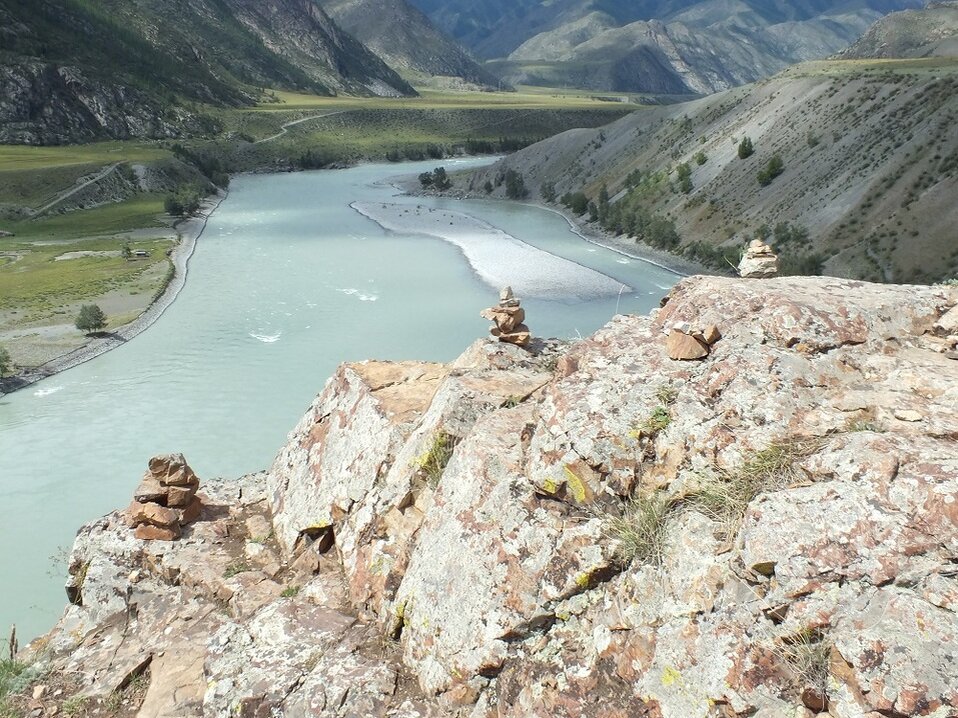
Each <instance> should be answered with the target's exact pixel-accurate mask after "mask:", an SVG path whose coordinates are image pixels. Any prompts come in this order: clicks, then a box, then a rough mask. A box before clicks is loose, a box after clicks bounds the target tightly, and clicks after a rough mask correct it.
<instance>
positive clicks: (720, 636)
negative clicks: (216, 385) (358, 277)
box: [27, 277, 958, 718]
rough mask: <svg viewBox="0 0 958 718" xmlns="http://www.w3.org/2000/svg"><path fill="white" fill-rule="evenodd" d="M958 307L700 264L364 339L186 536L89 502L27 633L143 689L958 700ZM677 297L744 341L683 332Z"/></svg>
mask: <svg viewBox="0 0 958 718" xmlns="http://www.w3.org/2000/svg"><path fill="white" fill-rule="evenodd" d="M956 305H958V289H955V288H953V287H919V286H907V287H906V286H888V285H871V284H865V283H861V282H851V281H846V280H841V279H834V278H776V279H770V280H760V281H759V280H751V281H749V280H740V279H724V278H715V277H693V278H689V279H686V280H684V281H682V282H681V283H679V285H677V287H676V288H675V289H674V290H673V291H672V293H671V294H670V295H669V297H668V298H667V301H666V302H665V304H664V306H663V308H662V309H660V310H658V311H657V312H655V313H653V315H651V316H647V317H635V316H620V317H616V318H615V319H613V320H612V321H611V322H610V323H609V324H608V325H606V326H605V327H604V328H602V329H601V330H599V331H598V332H597V333H596V334H595V335H593V336H592V337H590V338H588V339H586V340H583V341H580V342H578V343H575V344H572V345H562V344H559V343H543V342H537V343H534V344H533V346H531V347H530V349H531V351H526V350H525V349H521V348H519V347H515V346H511V345H507V344H501V343H498V342H495V341H491V340H490V341H487V340H481V341H479V342H477V343H476V344H475V345H473V346H472V347H470V348H469V349H468V350H467V351H466V352H465V353H464V354H463V355H462V356H461V357H460V358H459V359H458V360H456V361H455V362H453V363H451V364H449V365H438V364H426V363H419V362H401V363H395V362H363V363H359V364H348V365H344V366H342V367H341V368H340V369H339V370H338V371H337V373H336V374H335V376H333V377H332V378H331V379H330V380H329V382H328V383H327V385H326V387H325V389H324V391H323V392H322V394H321V395H320V396H319V397H318V398H317V399H316V401H315V402H314V404H313V405H312V407H311V408H310V409H309V411H308V412H307V413H306V415H305V416H304V417H303V419H302V420H301V421H300V423H299V424H298V425H297V426H296V427H295V429H294V430H293V432H292V433H291V434H290V436H289V439H288V443H287V445H286V446H285V447H283V448H282V449H281V451H280V453H279V455H278V456H277V458H276V461H275V462H274V464H273V466H272V468H271V469H270V470H269V471H268V472H266V473H264V474H258V475H253V476H248V477H244V478H242V479H240V480H236V481H211V482H206V483H205V484H204V491H205V493H206V494H207V495H208V497H209V499H210V502H209V504H208V505H207V506H206V507H205V509H204V515H203V516H202V517H201V518H200V520H199V521H198V522H197V523H195V524H192V525H191V526H189V527H186V528H185V529H184V532H183V538H182V539H180V540H179V541H178V542H175V543H172V544H168V543H163V542H144V541H140V540H138V539H136V538H135V537H134V536H133V534H132V531H131V530H130V529H129V528H128V527H127V526H126V525H125V524H124V523H123V521H122V520H121V517H120V514H119V513H117V514H111V515H110V516H107V517H105V518H103V519H100V520H99V521H96V522H94V523H92V524H89V525H88V526H85V527H84V528H83V529H81V531H80V534H79V536H78V538H77V542H76V545H75V546H74V550H73V555H72V560H71V569H70V571H71V577H70V583H69V593H70V596H71V597H72V599H73V604H72V605H70V606H69V608H68V609H67V610H66V611H65V613H64V615H63V618H62V619H61V621H60V623H59V624H58V625H57V627H56V628H55V629H54V630H53V631H52V632H51V633H50V634H49V635H48V636H47V637H45V638H44V639H42V640H41V641H39V642H35V643H34V644H33V645H31V646H30V647H29V648H28V651H27V653H28V654H29V655H30V656H32V657H34V658H36V659H38V660H40V661H42V662H43V663H44V665H46V666H48V667H49V669H50V671H51V673H49V674H48V676H49V675H58V674H60V675H66V674H69V675H73V676H82V679H79V680H77V681H76V682H75V683H74V687H75V690H76V691H78V692H80V693H82V694H83V695H88V696H91V700H99V701H106V700H107V698H108V697H109V696H110V695H111V693H113V692H115V691H118V690H119V691H123V690H124V686H128V685H130V682H131V680H132V679H134V678H136V677H137V676H143V677H145V678H144V682H146V683H147V687H146V691H145V695H144V696H141V697H140V698H137V701H139V702H137V704H136V706H135V709H136V711H135V712H134V713H135V714H138V715H141V716H174V715H175V716H227V715H241V716H274V715H283V716H330V717H332V716H336V717H342V718H345V717H346V716H408V717H409V718H412V717H413V716H457V717H461V718H466V717H468V718H505V717H507V716H508V717H513V716H514V717H517V718H518V717H519V716H542V717H543V718H546V717H547V716H548V717H554V716H561V717H568V718H574V717H578V716H586V715H588V716H601V717H603V718H613V717H616V718H619V717H624V716H649V717H654V718H712V717H719V718H728V717H731V716H762V717H767V718H772V717H778V716H803V717H812V716H815V715H818V714H820V713H825V714H826V715H830V716H834V717H835V718H861V717H862V716H867V718H880V717H881V716H896V717H898V716H934V717H935V718H950V717H953V716H956V715H958V615H956V609H958V409H956V407H958V362H955V361H954V360H951V359H949V357H948V356H947V353H946V352H945V351H943V350H942V346H943V343H942V342H941V337H942V336H943V332H946V331H948V330H947V328H946V327H944V326H943V325H942V318H943V317H945V316H946V314H947V313H948V312H949V311H954V307H955V306H956ZM679 322H694V323H696V324H698V325H703V326H705V325H711V324H714V325H715V326H716V327H717V329H718V330H719V331H720V332H721V337H722V339H721V341H719V342H717V343H715V344H714V346H713V347H712V351H711V353H710V354H709V355H708V356H707V357H705V358H704V359H702V360H701V361H697V362H676V361H672V360H671V359H670V358H669V353H668V348H667V334H668V330H669V329H670V328H672V327H674V326H675V325H676V324H677V323H679ZM134 480H135V479H134V477H131V481H134ZM64 697H68V696H66V695H64ZM44 700H46V703H45V704H44V705H43V706H42V707H43V709H44V710H48V709H49V706H48V705H47V704H51V701H52V699H49V700H48V699H44ZM42 702H43V701H41V703H42ZM53 702H55V701H53Z"/></svg>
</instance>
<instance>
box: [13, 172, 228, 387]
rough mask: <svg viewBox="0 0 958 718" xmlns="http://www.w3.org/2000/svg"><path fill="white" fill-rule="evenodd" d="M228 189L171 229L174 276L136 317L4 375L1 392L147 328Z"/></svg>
mask: <svg viewBox="0 0 958 718" xmlns="http://www.w3.org/2000/svg"><path fill="white" fill-rule="evenodd" d="M228 194H229V193H228V192H224V191H219V192H218V193H217V194H215V195H211V196H209V197H207V198H206V199H205V200H204V201H203V202H202V204H201V205H200V208H199V210H197V212H196V214H195V215H193V216H191V217H189V218H187V219H184V220H181V221H180V222H177V223H176V224H175V225H174V229H175V230H176V232H177V235H178V242H177V244H176V246H175V247H174V248H173V251H172V253H171V255H170V261H171V262H172V264H173V277H172V278H171V279H170V281H169V282H168V283H167V285H166V288H165V289H164V291H163V293H162V294H160V296H158V297H157V298H156V299H155V300H154V301H153V302H152V303H151V304H150V305H149V306H148V307H147V308H146V309H145V310H144V311H143V312H142V313H141V314H140V315H139V316H138V317H137V318H136V319H134V320H133V321H131V322H129V323H127V324H124V325H123V326H121V327H118V328H117V329H116V330H115V331H112V332H109V333H108V334H105V335H103V336H99V337H94V338H93V339H91V340H90V341H89V342H87V343H86V344H84V345H83V346H81V347H78V348H76V349H73V350H71V351H69V352H67V353H65V354H63V355H62V356H59V357H57V358H55V359H52V360H50V361H48V362H46V363H45V364H42V365H41V366H38V367H31V368H30V369H28V370H26V371H23V372H20V373H18V374H15V375H13V376H10V377H6V378H5V379H3V380H2V381H0V396H2V395H3V394H10V393H12V392H14V391H17V390H19V389H23V388H25V387H28V386H30V385H31V384H35V383H37V382H38V381H41V380H43V379H47V378H49V377H51V376H54V375H55V374H58V373H60V372H62V371H66V370H67V369H72V368H73V367H75V366H78V365H80V364H83V363H84V362H88V361H90V360H91V359H95V358H96V357H98V356H100V355H102V354H104V353H106V352H108V351H110V350H111V349H115V348H116V347H118V346H122V345H123V344H125V343H126V342H128V341H129V340H130V339H132V338H133V337H135V336H136V335H137V334H140V333H141V332H143V331H146V330H147V329H148V328H149V327H150V326H151V325H152V324H153V323H154V322H155V321H156V320H157V319H159V318H160V317H161V316H163V313H164V312H165V311H166V310H167V309H168V308H169V306H170V305H171V304H172V303H173V302H174V301H175V300H176V297H177V295H178V294H179V293H180V291H181V290H182V289H183V286H184V285H185V284H186V275H187V273H188V271H189V261H190V258H191V257H192V256H193V252H194V251H195V249H196V242H197V240H198V239H199V238H200V236H201V235H202V234H203V230H205V229H206V223H207V221H208V220H209V217H210V215H212V214H213V212H215V211H216V209H217V207H219V206H220V203H221V202H222V201H223V200H224V199H226V197H227V196H228Z"/></svg>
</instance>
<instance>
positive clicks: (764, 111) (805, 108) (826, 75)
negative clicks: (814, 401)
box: [462, 59, 958, 282]
mask: <svg viewBox="0 0 958 718" xmlns="http://www.w3.org/2000/svg"><path fill="white" fill-rule="evenodd" d="M956 119H958V62H956V61H955V60H949V59H929V60H908V61H887V62H874V61H870V62H856V61H841V62H839V61H834V62H833V61H829V62H821V63H808V64H805V65H799V66H796V67H794V68H792V69H789V70H788V71H786V72H784V73H782V74H780V75H778V76H776V77H775V78H773V79H771V80H768V81H765V82H760V83H757V84H755V85H752V86H749V87H745V88H739V89H734V90H731V91H729V92H725V93H720V94H717V95H714V96H710V97H708V98H705V99H703V100H699V101H696V102H692V103H687V104H681V105H675V106H670V107H662V108H653V109H647V110H642V111H639V112H636V113H633V114H632V115H629V116H628V117H625V118H623V119H622V120H619V121H618V122H615V123H613V124H611V125H609V126H607V127H605V128H602V129H599V130H573V131H570V132H567V133H564V134H562V135H559V136H557V137H554V138H551V139H549V140H546V141H544V142H541V143H539V144H537V145H533V146H532V147H529V148H526V149H525V150H522V151H520V152H518V153H516V154H515V155H512V156H510V157H508V158H506V159H504V160H503V161H501V162H500V163H498V164H497V165H496V166H494V167H492V168H490V169H486V170H482V171H479V172H477V173H476V174H475V175H474V176H472V177H471V178H469V179H468V180H463V181H462V183H465V184H467V185H468V186H469V188H470V189H471V190H472V191H474V192H477V193H483V192H484V188H485V190H488V191H491V192H492V194H493V195H495V196H504V195H505V194H506V192H507V189H508V188H507V183H506V182H505V181H504V180H505V177H506V173H507V172H509V171H510V170H512V171H513V172H517V173H519V174H521V175H522V177H523V180H524V186H525V188H526V189H527V190H528V191H530V192H531V193H532V196H534V197H539V198H541V197H543V191H544V190H545V195H546V196H547V198H549V197H552V196H553V192H554V194H555V196H556V197H558V198H561V197H562V195H563V194H566V193H577V192H582V193H584V195H585V198H586V199H587V200H591V201H592V202H593V203H595V204H596V205H601V204H603V203H602V201H601V200H602V199H603V198H604V194H603V193H602V188H603V186H605V187H606V190H607V193H608V195H609V197H610V202H609V204H608V206H607V207H606V210H603V209H602V208H601V207H597V208H596V214H604V213H606V212H607V211H608V209H609V208H611V210H612V211H611V212H609V213H608V215H609V217H610V218H611V221H610V222H607V223H606V224H607V226H610V227H611V228H612V229H613V230H614V231H621V232H625V233H628V234H632V235H635V236H639V237H641V238H644V239H646V240H647V241H650V242H651V243H653V244H656V245H657V246H661V247H663V248H666V249H670V250H672V251H678V252H684V253H685V254H687V255H689V256H694V257H696V258H699V259H702V260H705V261H710V262H713V263H714V264H715V265H716V266H723V267H724V266H727V265H726V257H727V258H728V259H729V260H730V261H731V260H734V262H733V263H737V255H738V252H739V251H740V248H741V247H742V245H743V239H744V238H745V237H750V236H753V235H754V234H756V233H759V234H761V235H763V236H769V237H772V239H773V241H774V243H775V244H776V248H777V250H778V251H779V252H780V253H782V254H783V255H785V256H786V259H787V260H788V261H789V262H791V264H792V266H795V267H798V268H800V269H804V270H805V271H824V272H825V273H828V274H835V275H839V276H849V277H858V278H865V279H869V280H873V281H889V282H891V281H899V282H901V281H921V280H936V279H940V278H945V277H950V276H954V275H955V274H956V273H958V244H956V241H955V235H954V230H953V228H954V226H955V224H956V222H958V204H956V203H955V197H956V196H958V134H956V133H955V132H954V126H955V122H956ZM746 138H748V140H749V141H750V143H751V145H752V154H751V155H749V156H747V157H745V158H744V159H743V158H742V157H740V153H739V149H740V145H741V144H742V142H743V140H745V139H746ZM743 154H746V153H743ZM487 183H488V185H487ZM578 211H579V212H584V211H585V209H584V207H580V208H579V209H578ZM650 217H651V219H650ZM653 220H655V221H659V225H655V226H654V227H653V229H655V228H656V227H660V226H662V227H665V226H666V225H672V226H673V227H674V232H671V231H665V230H661V231H659V229H655V232H654V233H653V232H651V231H650V230H649V227H650V226H651V225H650V223H651V222H652V221H653ZM782 224H785V225H787V226H785V227H784V228H783V229H782V231H781V232H779V233H778V234H777V235H775V236H773V232H774V230H775V229H776V227H778V226H779V225H782Z"/></svg>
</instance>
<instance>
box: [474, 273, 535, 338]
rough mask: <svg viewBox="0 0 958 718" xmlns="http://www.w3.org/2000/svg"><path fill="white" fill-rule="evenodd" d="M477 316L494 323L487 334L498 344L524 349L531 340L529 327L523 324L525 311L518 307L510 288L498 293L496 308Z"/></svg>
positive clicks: (486, 310)
mask: <svg viewBox="0 0 958 718" xmlns="http://www.w3.org/2000/svg"><path fill="white" fill-rule="evenodd" d="M479 314H480V316H481V317H483V318H484V319H488V320H489V321H491V322H495V326H494V327H492V328H490V329H489V333H490V334H492V336H494V337H497V338H498V339H499V341H500V342H506V343H507V344H515V345H517V346H520V347H524V346H527V345H528V344H529V340H530V339H532V334H531V333H530V331H529V327H527V326H526V325H525V324H523V322H524V321H525V320H526V310H525V309H523V308H522V307H520V306H519V300H518V299H516V298H515V295H513V293H512V287H505V288H504V289H503V290H502V291H501V292H499V304H498V306H495V307H490V308H489V309H483V310H482V311H481V312H480V313H479Z"/></svg>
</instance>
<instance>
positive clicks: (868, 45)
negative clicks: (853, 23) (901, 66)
mask: <svg viewBox="0 0 958 718" xmlns="http://www.w3.org/2000/svg"><path fill="white" fill-rule="evenodd" d="M842 56H843V57H848V58H889V57H929V56H941V57H947V56H951V57H954V56H958V2H955V1H954V0H952V1H951V2H931V3H929V5H928V7H927V8H924V9H922V10H913V11H905V12H897V13H892V14H891V15H888V16H887V17H884V18H882V19H881V20H879V21H878V22H876V23H875V24H874V25H873V26H872V27H871V28H870V29H869V30H868V32H867V33H865V35H864V36H863V37H862V38H861V39H860V40H859V41H858V42H856V43H855V44H854V45H852V46H851V47H850V48H848V49H847V50H846V51H845V52H844V53H842Z"/></svg>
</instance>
